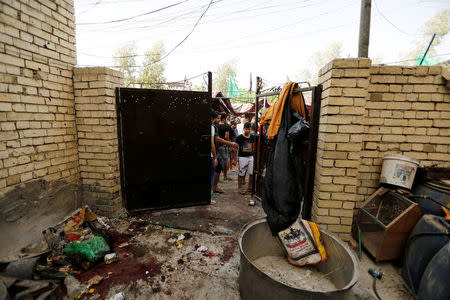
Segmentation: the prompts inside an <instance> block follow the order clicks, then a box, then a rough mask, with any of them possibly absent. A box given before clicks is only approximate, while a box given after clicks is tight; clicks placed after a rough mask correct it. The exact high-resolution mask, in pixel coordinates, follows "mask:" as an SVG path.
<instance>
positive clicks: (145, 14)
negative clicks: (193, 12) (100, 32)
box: [76, 0, 212, 25]
mask: <svg viewBox="0 0 450 300" xmlns="http://www.w3.org/2000/svg"><path fill="white" fill-rule="evenodd" d="M187 1H189V0H184V1H181V2H178V3H174V4H171V5H168V6H164V7H161V8H158V9H155V10H152V11H149V12H146V13H143V14H139V15H135V16H132V17H128V18H123V19H118V20H112V21H106V22H98V23H95V22H94V23H76V25H100V24H111V23H118V22H123V21H128V20H132V19H134V18H138V17H142V16H147V15H150V14H153V13H156V12H159V11H162V10H165V9H168V8H171V7H174V6H177V5H180V4H181V3H184V2H187ZM211 2H212V1H211Z"/></svg>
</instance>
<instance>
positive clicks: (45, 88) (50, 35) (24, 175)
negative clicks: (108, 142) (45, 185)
mask: <svg viewBox="0 0 450 300" xmlns="http://www.w3.org/2000/svg"><path fill="white" fill-rule="evenodd" d="M73 13H74V12H73V1H71V0H66V1H63V0H59V1H48V0H39V1H34V0H3V1H1V3H0V126H1V131H0V195H4V194H5V193H6V192H7V191H9V190H11V189H13V188H14V187H15V186H16V185H18V184H20V183H26V182H29V181H32V180H33V179H37V178H40V179H44V180H47V181H53V180H65V181H67V182H74V181H76V179H77V174H78V166H77V165H78V163H77V160H78V155H77V147H76V141H75V112H74V95H73V83H72V69H73V65H74V64H75V63H76V55H75V24H74V15H73Z"/></svg>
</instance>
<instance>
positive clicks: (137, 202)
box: [116, 88, 211, 211]
mask: <svg viewBox="0 0 450 300" xmlns="http://www.w3.org/2000/svg"><path fill="white" fill-rule="evenodd" d="M116 103H117V119H118V134H119V149H120V167H121V185H122V199H123V203H124V206H125V207H126V208H127V209H128V210H129V211H139V210H146V209H163V208H173V207H182V206H191V205H198V204H208V203H209V202H210V196H211V195H210V171H211V165H210V155H211V154H210V152H211V150H210V136H211V124H210V117H209V111H210V105H211V94H210V93H209V92H193V91H169V90H153V89H134V88H117V89H116Z"/></svg>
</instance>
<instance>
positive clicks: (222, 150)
mask: <svg viewBox="0 0 450 300" xmlns="http://www.w3.org/2000/svg"><path fill="white" fill-rule="evenodd" d="M217 129H218V131H219V137H220V138H221V139H224V140H226V141H230V131H231V126H230V125H228V124H227V114H226V113H221V114H220V122H219V124H217ZM217 153H218V155H219V160H220V161H221V164H222V171H223V179H224V180H226V181H230V180H231V179H230V178H228V176H227V172H228V161H229V157H230V154H229V151H228V146H227V145H219V146H218V147H217Z"/></svg>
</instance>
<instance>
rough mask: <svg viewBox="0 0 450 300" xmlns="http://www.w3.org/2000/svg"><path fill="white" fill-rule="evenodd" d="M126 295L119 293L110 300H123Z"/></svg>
mask: <svg viewBox="0 0 450 300" xmlns="http://www.w3.org/2000/svg"><path fill="white" fill-rule="evenodd" d="M124 297H125V295H124V294H123V292H120V293H117V294H115V295H114V296H112V297H110V298H109V299H110V300H123V299H125V298H124Z"/></svg>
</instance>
